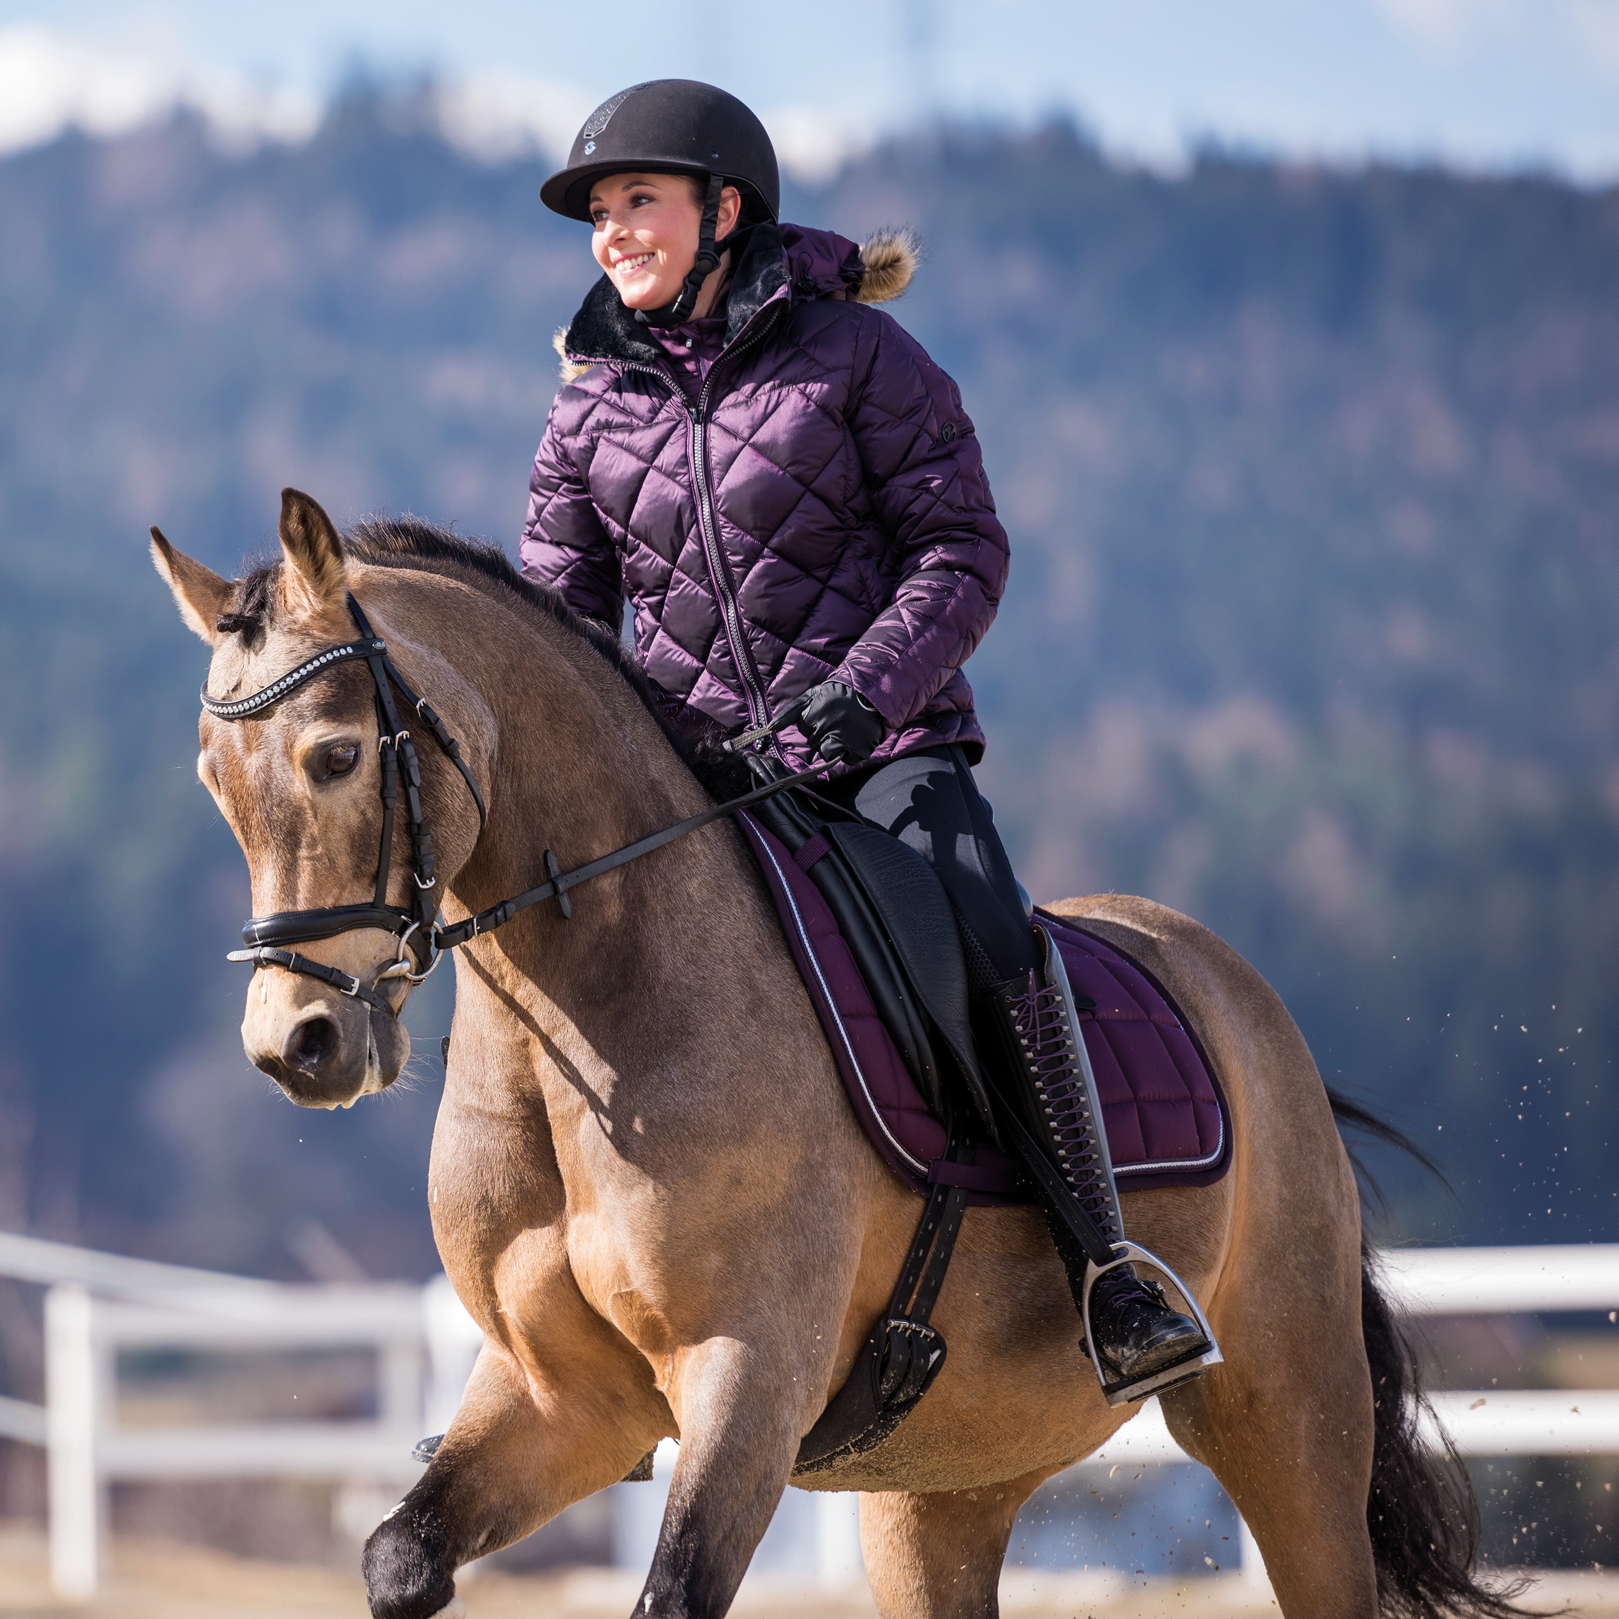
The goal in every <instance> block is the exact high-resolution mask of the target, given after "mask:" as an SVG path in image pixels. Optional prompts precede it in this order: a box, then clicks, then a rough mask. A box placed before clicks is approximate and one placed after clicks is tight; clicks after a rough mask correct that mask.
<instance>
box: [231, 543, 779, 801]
mask: <svg viewBox="0 0 1619 1619" xmlns="http://www.w3.org/2000/svg"><path fill="white" fill-rule="evenodd" d="M343 548H344V550H345V551H346V552H348V553H349V555H351V556H352V557H353V558H354V559H355V561H356V562H363V563H366V564H368V565H369V566H372V567H383V568H416V569H420V570H422V571H424V572H428V573H443V574H450V575H452V576H453V577H455V578H458V579H462V580H465V581H466V582H468V583H470V584H474V585H478V586H481V587H482V588H484V589H489V588H491V587H492V588H493V589H494V590H498V591H502V592H504V593H505V594H506V595H507V596H510V597H514V598H515V599H516V600H518V601H520V602H522V603H523V604H524V605H525V606H526V607H528V608H529V609H530V610H531V611H533V612H538V613H544V614H545V615H546V617H548V618H549V619H550V620H551V621H552V622H553V623H555V624H558V625H560V626H561V627H562V628H563V629H565V630H567V631H568V632H569V633H570V634H571V635H574V636H577V637H578V639H579V640H580V641H582V642H584V644H585V645H586V646H587V647H589V648H590V650H591V651H592V652H593V653H594V654H595V655H596V656H597V657H600V658H602V659H604V660H605V661H606V662H607V663H608V665H609V666H610V667H611V668H612V669H613V670H614V672H615V673H616V674H617V675H618V676H619V677H620V678H621V679H622V680H623V681H624V682H625V683H626V684H627V685H628V686H629V687H630V689H631V690H632V691H634V693H635V694H636V696H637V697H639V698H640V699H641V701H642V703H643V704H644V705H645V707H646V710H647V712H648V713H649V714H651V715H652V717H653V718H654V719H655V720H656V721H657V722H658V725H659V726H660V728H661V729H662V731H663V734H664V735H665V736H666V737H667V738H668V739H669V743H670V745H671V746H672V747H673V748H674V750H675V751H676V752H677V753H678V754H679V755H680V757H681V758H682V759H683V760H684V761H685V762H686V764H687V765H688V766H689V767H690V769H691V771H692V773H693V774H694V775H695V776H696V777H697V779H698V780H699V781H700V782H702V784H703V785H704V786H705V787H706V788H707V789H708V790H709V792H711V793H713V794H714V795H715V796H716V797H719V798H729V797H735V796H737V795H738V794H741V793H745V792H746V791H747V790H748V789H749V788H750V787H752V786H756V785H757V783H755V782H754V780H753V779H752V777H751V776H750V775H749V773H748V769H747V766H746V765H744V764H743V763H742V761H741V760H740V759H738V758H737V757H736V755H734V754H731V753H727V752H725V751H724V750H723V748H722V747H721V746H720V743H721V741H722V740H723V737H724V733H723V732H722V731H721V730H720V728H719V727H718V726H717V725H713V724H711V723H710V722H708V721H706V720H703V719H702V718H701V716H698V715H697V714H696V713H695V711H694V710H691V709H685V710H684V711H683V712H682V714H681V723H680V724H678V725H677V724H676V723H675V721H674V720H673V718H672V717H671V714H670V712H669V709H668V708H667V707H666V706H665V704H666V703H668V701H669V700H668V698H667V697H665V698H664V699H663V700H662V701H660V694H659V692H658V689H657V688H656V687H655V686H654V685H653V684H652V682H651V681H650V680H649V679H648V678H647V676H646V674H645V672H644V671H643V670H642V668H641V666H640V664H638V663H637V662H636V661H635V659H634V657H633V656H632V655H631V653H630V651H629V649H628V648H627V647H626V646H625V645H624V643H623V642H622V641H621V640H620V639H619V638H618V636H617V635H615V634H614V633H613V631H612V630H611V629H610V628H609V627H608V626H607V625H605V624H603V623H602V622H601V621H600V620H598V619H594V618H587V617H585V616H584V615H582V614H580V613H576V612H575V611H574V610H573V609H572V608H571V607H570V606H568V604H567V602H565V601H564V600H563V599H562V593H561V592H560V591H558V590H555V589H553V588H552V587H551V586H550V585H541V584H536V583H535V582H534V581H533V580H532V579H525V578H524V577H523V575H522V574H521V573H519V572H518V571H517V569H516V568H514V567H513V566H512V564H511V562H510V561H509V560H508V559H507V557H506V554H505V552H503V551H502V550H501V549H500V547H499V546H497V545H492V544H490V543H489V542H488V541H487V540H471V539H467V538H465V537H464V536H462V535H460V534H455V533H452V532H451V531H450V530H449V529H447V528H441V527H439V525H438V524H436V523H430V522H428V521H427V520H426V519H425V518H421V517H413V516H410V515H408V514H407V515H405V516H403V517H364V518H361V519H360V521H359V522H358V523H356V524H355V525H354V526H353V527H352V528H350V529H347V530H345V531H344V534H343ZM280 566H281V564H280V562H273V563H266V564H263V565H261V566H259V567H256V568H254V569H252V570H251V571H250V572H249V573H248V574H247V575H246V576H245V577H244V578H243V579H242V580H241V581H240V583H239V585H238V588H237V594H236V599H235V600H234V601H233V602H232V603H231V611H230V612H229V613H228V614H227V615H226V618H227V619H229V620H231V622H230V624H229V626H228V627H229V628H230V629H232V630H237V629H239V630H241V631H242V632H244V633H246V634H249V635H251V634H253V633H255V632H256V631H257V629H258V628H259V627H260V625H261V624H268V622H269V620H270V619H271V617H272V615H273V610H274V603H275V593H274V591H272V590H271V588H270V585H271V582H272V580H273V579H274V577H275V573H276V570H277V569H278V568H279V567H280ZM226 627H227V625H226V621H225V619H222V620H221V621H220V628H221V629H225V628H226Z"/></svg>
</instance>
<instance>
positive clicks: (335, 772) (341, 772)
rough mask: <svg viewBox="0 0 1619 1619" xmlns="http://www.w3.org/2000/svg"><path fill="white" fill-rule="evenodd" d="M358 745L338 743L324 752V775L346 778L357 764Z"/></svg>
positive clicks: (358, 755)
mask: <svg viewBox="0 0 1619 1619" xmlns="http://www.w3.org/2000/svg"><path fill="white" fill-rule="evenodd" d="M359 758H360V749H359V745H358V744H357V743H354V742H338V743H336V744H335V745H334V746H332V747H329V748H328V749H327V750H326V774H327V775H328V776H346V775H347V774H348V773H349V772H350V771H351V770H352V769H353V768H354V766H355V765H356V764H357V763H358V762H359Z"/></svg>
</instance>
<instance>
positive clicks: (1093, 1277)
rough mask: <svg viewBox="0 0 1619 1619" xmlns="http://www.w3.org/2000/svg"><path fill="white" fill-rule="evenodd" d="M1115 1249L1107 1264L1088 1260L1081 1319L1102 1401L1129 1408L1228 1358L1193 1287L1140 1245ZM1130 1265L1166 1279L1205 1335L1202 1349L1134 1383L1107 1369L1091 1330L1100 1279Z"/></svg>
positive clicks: (1125, 1242)
mask: <svg viewBox="0 0 1619 1619" xmlns="http://www.w3.org/2000/svg"><path fill="white" fill-rule="evenodd" d="M1113 1249H1114V1252H1115V1253H1116V1254H1117V1256H1118V1257H1117V1258H1116V1259H1111V1260H1109V1261H1108V1263H1107V1264H1105V1265H1097V1264H1094V1263H1093V1262H1091V1261H1090V1260H1087V1261H1086V1263H1085V1302H1084V1305H1083V1306H1082V1307H1081V1309H1080V1320H1081V1321H1082V1322H1083V1324H1084V1330H1085V1342H1084V1348H1085V1353H1086V1354H1087V1355H1089V1356H1090V1361H1091V1365H1092V1366H1094V1367H1095V1368H1096V1381H1097V1382H1098V1383H1100V1384H1101V1386H1102V1398H1103V1399H1105V1400H1106V1401H1107V1403H1108V1404H1109V1405H1127V1404H1129V1403H1130V1402H1131V1401H1134V1400H1144V1399H1146V1398H1147V1396H1148V1395H1149V1394H1162V1393H1164V1392H1165V1391H1166V1390H1167V1389H1172V1388H1174V1387H1176V1386H1177V1385H1178V1384H1180V1383H1187V1382H1190V1381H1191V1380H1192V1379H1193V1378H1194V1377H1196V1376H1197V1375H1198V1373H1200V1372H1204V1371H1207V1370H1208V1368H1209V1367H1211V1366H1218V1365H1219V1364H1220V1363H1221V1362H1222V1361H1223V1360H1224V1359H1225V1357H1224V1356H1223V1355H1222V1354H1221V1353H1220V1346H1219V1345H1218V1344H1217V1343H1216V1342H1215V1341H1214V1332H1213V1330H1212V1329H1211V1328H1210V1326H1209V1319H1208V1317H1207V1316H1206V1315H1204V1313H1203V1310H1202V1307H1201V1306H1200V1305H1199V1304H1198V1302H1197V1300H1196V1299H1195V1298H1194V1297H1193V1296H1192V1290H1191V1288H1189V1287H1188V1286H1187V1285H1186V1284H1185V1282H1183V1281H1182V1280H1181V1279H1180V1277H1179V1276H1177V1275H1176V1274H1175V1272H1174V1271H1172V1270H1171V1269H1170V1268H1169V1266H1168V1265H1166V1264H1165V1263H1164V1262H1163V1260H1161V1259H1160V1258H1159V1257H1158V1256H1157V1255H1156V1254H1153V1253H1150V1252H1148V1250H1147V1249H1145V1248H1143V1247H1142V1246H1141V1244H1140V1243H1137V1242H1131V1241H1129V1239H1128V1238H1125V1239H1121V1240H1120V1241H1118V1242H1115V1243H1114V1245H1113ZM1129 1264H1136V1265H1142V1266H1145V1267H1146V1268H1147V1269H1148V1270H1150V1271H1152V1272H1154V1273H1155V1274H1156V1275H1158V1276H1161V1277H1163V1278H1164V1280H1165V1281H1166V1282H1168V1283H1169V1285H1170V1286H1171V1287H1172V1288H1174V1290H1175V1292H1176V1293H1177V1294H1178V1295H1179V1296H1180V1309H1181V1311H1182V1313H1184V1314H1185V1315H1188V1316H1190V1317H1191V1319H1192V1321H1193V1322H1194V1323H1195V1324H1196V1326H1197V1330H1198V1331H1199V1332H1201V1333H1202V1334H1203V1347H1202V1348H1201V1349H1194V1350H1192V1351H1190V1352H1189V1353H1188V1354H1185V1355H1183V1356H1182V1357H1181V1358H1180V1359H1179V1360H1177V1361H1175V1362H1173V1363H1172V1364H1171V1365H1168V1366H1160V1367H1159V1368H1158V1370H1157V1371H1155V1372H1148V1373H1147V1375H1146V1376H1145V1377H1138V1378H1135V1379H1133V1380H1132V1379H1130V1378H1124V1377H1120V1376H1118V1374H1117V1373H1115V1372H1112V1371H1110V1370H1109V1369H1108V1366H1107V1363H1106V1362H1105V1361H1104V1360H1103V1359H1102V1357H1101V1356H1100V1355H1099V1354H1098V1353H1097V1349H1096V1334H1095V1333H1094V1332H1092V1331H1091V1295H1092V1293H1093V1292H1094V1291H1095V1288H1096V1283H1097V1281H1098V1279H1099V1278H1100V1277H1102V1276H1103V1275H1105V1274H1106V1273H1107V1272H1108V1271H1110V1270H1117V1269H1119V1267H1120V1266H1122V1265H1129Z"/></svg>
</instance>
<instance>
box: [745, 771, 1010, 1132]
mask: <svg viewBox="0 0 1619 1619" xmlns="http://www.w3.org/2000/svg"><path fill="white" fill-rule="evenodd" d="M749 813H750V814H751V815H752V816H753V817H754V818H755V819H756V820H758V821H759V822H761V823H762V824H763V825H764V826H765V827H766V828H768V830H769V831H771V832H772V833H774V834H775V836H776V837H778V838H779V839H781V841H782V842H783V843H784V844H786V846H787V848H788V850H789V851H790V852H791V853H792V854H793V856H794V857H795V858H796V859H798V860H799V863H800V865H804V864H805V860H804V858H803V857H804V856H805V855H806V853H808V852H809V851H807V850H806V845H810V844H811V843H812V841H813V840H819V842H818V843H815V852H816V854H817V858H816V859H815V860H814V862H813V864H809V865H808V872H809V876H810V879H811V880H812V881H813V882H814V883H815V885H816V887H817V888H819V889H820V891H821V893H822V895H823V896H824V897H825V899H826V902H827V906H828V908H829V909H830V910H831V912H832V914H833V915H834V916H835V917H836V918H837V922H838V927H839V929H840V930H841V931H842V933H843V937H844V940H845V942H846V943H847V944H848V946H849V949H850V951H851V953H852V954H853V955H854V958H855V961H856V964H857V965H858V966H859V968H860V971H861V973H862V974H863V975H864V977H865V980H866V986H867V988H868V989H869V990H870V992H871V997H872V1002H873V1004H874V1005H875V1006H876V1009H877V1013H878V1015H879V1016H880V1017H881V1018H882V1020H883V1022H884V1023H885V1024H886V1025H887V1027H888V1032H889V1033H890V1035H892V1037H893V1040H894V1044H895V1046H896V1047H897V1048H898V1050H899V1053H900V1055H901V1056H902V1057H903V1058H904V1059H905V1062H906V1064H907V1065H908V1066H909V1068H910V1071H911V1073H912V1075H913V1076H914V1077H915V1079H916V1083H917V1088H918V1089H919V1090H920V1091H921V1092H922V1096H923V1099H924V1100H925V1101H926V1102H927V1104H928V1107H929V1109H930V1110H931V1111H932V1112H933V1114H934V1116H935V1117H936V1118H938V1119H939V1120H940V1121H941V1122H943V1123H944V1124H945V1125H946V1126H949V1125H951V1124H952V1122H953V1121H956V1120H958V1119H959V1120H961V1122H962V1124H963V1126H964V1129H963V1134H964V1135H966V1134H976V1135H980V1136H981V1135H983V1134H984V1133H985V1131H986V1126H987V1124H988V1121H989V1120H990V1119H991V1118H992V1114H991V1111H990V1106H989V1097H988V1093H987V1090H986V1087H985V1082H984V1077H983V1073H982V1070H981V1068H980V1066H979V1062H978V1056H977V1046H976V1043H975V1040H974V1035H973V1025H972V1015H971V1006H972V1003H971V988H972V986H971V983H970V981H969V977H968V971H967V960H966V956H965V953H964V952H963V949H962V942H961V934H960V932H959V930H958V927H957V923H956V912H955V907H954V906H953V905H952V904H951V903H950V898H949V896H948V895H947V894H946V892H945V889H944V884H943V883H941V882H940V881H939V878H938V875H937V873H936V872H935V871H934V870H933V868H932V867H931V866H930V865H929V864H928V863H927V861H926V860H924V859H923V858H922V856H921V855H919V854H918V853H917V852H916V851H915V850H914V849H912V848H910V847H909V846H908V845H906V844H904V843H901V842H900V840H899V839H898V838H896V837H895V836H894V835H893V834H892V833H890V832H889V831H887V830H886V829H885V828H883V827H880V826H876V825H873V824H872V823H871V822H870V821H867V820H865V819H864V818H863V817H861V816H860V815H858V814H856V813H855V812H854V811H852V810H846V809H844V808H843V807H842V806H841V805H838V804H834V803H831V802H829V801H828V800H826V799H824V798H821V797H819V796H818V795H816V794H814V793H812V792H810V791H808V790H807V789H804V788H792V789H789V790H787V791H785V792H781V793H778V794H776V796H775V797H774V798H768V799H765V800H764V801H763V802H762V803H760V804H756V805H755V806H754V807H753V808H752V809H751V810H750V811H749ZM823 846H824V849H825V852H824V853H820V852H819V851H820V849H821V848H822V847H823ZM964 1103H967V1104H970V1120H971V1122H970V1125H969V1124H968V1120H967V1119H965V1118H963V1104H964Z"/></svg>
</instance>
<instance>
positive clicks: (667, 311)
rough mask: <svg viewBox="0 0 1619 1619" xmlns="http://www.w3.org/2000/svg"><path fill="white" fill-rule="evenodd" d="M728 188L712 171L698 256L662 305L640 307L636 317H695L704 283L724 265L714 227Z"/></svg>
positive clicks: (652, 321) (656, 322)
mask: <svg viewBox="0 0 1619 1619" xmlns="http://www.w3.org/2000/svg"><path fill="white" fill-rule="evenodd" d="M724 189H725V176H724V175H722V174H711V175H709V177H708V191H707V194H706V195H705V197H704V199H703V222H702V226H701V228H700V229H699V230H698V233H697V257H696V258H695V259H694V260H693V261H692V267H691V269H690V270H688V271H687V272H686V279H685V280H684V281H683V282H681V284H680V291H679V292H677V293H676V294H675V296H674V298H673V299H672V300H671V301H670V302H669V303H666V304H665V305H663V307H662V308H661V309H637V310H636V311H635V318H636V319H637V320H638V321H640V323H641V324H642V325H643V326H678V325H679V324H680V323H681V322H682V321H683V320H690V319H691V312H692V310H694V309H695V308H696V307H697V298H698V295H699V294H700V293H701V292H702V290H703V283H704V282H705V281H706V280H707V279H708V278H709V277H710V276H711V275H712V274H713V273H714V272H715V271H716V270H717V269H719V267H720V252H719V248H718V247H717V246H716V245H715V243H714V230H715V227H716V226H717V225H718V224H719V217H720V193H721V192H722V191H723V190H724Z"/></svg>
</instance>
